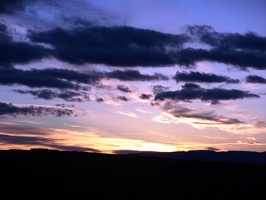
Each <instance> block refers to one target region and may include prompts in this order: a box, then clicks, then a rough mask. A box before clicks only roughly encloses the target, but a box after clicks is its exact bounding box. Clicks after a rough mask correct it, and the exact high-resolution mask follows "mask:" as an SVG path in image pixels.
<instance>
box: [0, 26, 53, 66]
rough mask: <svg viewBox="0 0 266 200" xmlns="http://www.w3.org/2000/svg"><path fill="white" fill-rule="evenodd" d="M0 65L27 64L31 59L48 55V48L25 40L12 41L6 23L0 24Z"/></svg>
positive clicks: (38, 58)
mask: <svg viewBox="0 0 266 200" xmlns="http://www.w3.org/2000/svg"><path fill="white" fill-rule="evenodd" d="M0 52H1V56H0V67H1V66H4V67H11V66H12V65H13V64H27V63H29V62H31V61H35V60H40V59H42V58H45V57H49V55H50V52H49V50H48V49H46V48H44V47H42V46H40V45H32V44H30V43H27V42H16V41H13V39H12V37H11V36H10V35H9V33H8V30H7V27H6V25H4V24H0Z"/></svg>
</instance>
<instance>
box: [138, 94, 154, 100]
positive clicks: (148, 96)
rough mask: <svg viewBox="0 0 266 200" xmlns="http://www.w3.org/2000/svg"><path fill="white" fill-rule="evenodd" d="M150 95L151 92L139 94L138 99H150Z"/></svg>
mask: <svg viewBox="0 0 266 200" xmlns="http://www.w3.org/2000/svg"><path fill="white" fill-rule="evenodd" d="M151 97H152V95H151V94H141V95H140V96H139V98H140V99H150V98H151Z"/></svg>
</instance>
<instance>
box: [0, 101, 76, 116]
mask: <svg viewBox="0 0 266 200" xmlns="http://www.w3.org/2000/svg"><path fill="white" fill-rule="evenodd" d="M73 113H74V111H73V110H71V109H68V108H54V107H43V106H21V107H19V106H15V105H13V104H11V103H9V104H8V103H4V102H0V115H11V116H14V117H16V116H17V115H32V116H43V115H54V116H56V117H62V116H71V115H72V114H73Z"/></svg>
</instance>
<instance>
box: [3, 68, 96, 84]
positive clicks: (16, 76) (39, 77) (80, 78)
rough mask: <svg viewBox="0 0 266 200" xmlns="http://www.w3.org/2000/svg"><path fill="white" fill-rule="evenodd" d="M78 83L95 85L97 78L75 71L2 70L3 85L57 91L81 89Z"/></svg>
mask: <svg viewBox="0 0 266 200" xmlns="http://www.w3.org/2000/svg"><path fill="white" fill-rule="evenodd" d="M70 81H75V82H78V83H89V84H93V83H95V82H97V78H92V77H91V76H90V75H86V74H81V73H79V72H75V71H73V70H63V69H44V70H37V69H32V70H22V69H16V68H0V84H1V85H15V84H19V85H25V86H28V87H31V88H35V87H47V88H57V89H79V88H80V86H79V85H77V84H74V83H72V82H70Z"/></svg>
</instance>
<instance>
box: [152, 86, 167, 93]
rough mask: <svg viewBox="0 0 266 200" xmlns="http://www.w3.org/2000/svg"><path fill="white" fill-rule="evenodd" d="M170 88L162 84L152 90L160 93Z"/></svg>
mask: <svg viewBox="0 0 266 200" xmlns="http://www.w3.org/2000/svg"><path fill="white" fill-rule="evenodd" d="M168 89H169V87H164V86H162V85H155V86H153V88H152V92H153V94H158V93H161V92H165V91H167V90H168Z"/></svg>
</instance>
